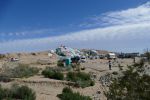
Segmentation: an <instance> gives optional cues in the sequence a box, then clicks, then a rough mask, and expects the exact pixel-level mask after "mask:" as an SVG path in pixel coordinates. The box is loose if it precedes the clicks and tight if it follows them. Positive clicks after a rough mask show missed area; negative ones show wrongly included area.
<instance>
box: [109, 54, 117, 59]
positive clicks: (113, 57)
mask: <svg viewBox="0 0 150 100" xmlns="http://www.w3.org/2000/svg"><path fill="white" fill-rule="evenodd" d="M107 58H108V59H116V54H115V53H108V55H107Z"/></svg>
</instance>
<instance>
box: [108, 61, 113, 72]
mask: <svg viewBox="0 0 150 100" xmlns="http://www.w3.org/2000/svg"><path fill="white" fill-rule="evenodd" d="M108 64H109V70H111V67H112V65H111V61H110V60H109V61H108Z"/></svg>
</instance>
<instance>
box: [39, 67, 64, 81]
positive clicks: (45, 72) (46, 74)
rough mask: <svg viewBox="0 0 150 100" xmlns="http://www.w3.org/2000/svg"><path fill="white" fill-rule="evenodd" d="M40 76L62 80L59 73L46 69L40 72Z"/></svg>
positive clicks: (61, 75)
mask: <svg viewBox="0 0 150 100" xmlns="http://www.w3.org/2000/svg"><path fill="white" fill-rule="evenodd" d="M42 75H44V77H46V78H52V79H57V80H63V79H64V75H63V73H61V72H60V71H56V70H54V69H51V68H46V69H45V70H43V71H42Z"/></svg>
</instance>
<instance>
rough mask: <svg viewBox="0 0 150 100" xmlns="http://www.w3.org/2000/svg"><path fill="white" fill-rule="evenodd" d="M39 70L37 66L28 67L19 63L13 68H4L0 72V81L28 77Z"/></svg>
mask: <svg viewBox="0 0 150 100" xmlns="http://www.w3.org/2000/svg"><path fill="white" fill-rule="evenodd" d="M38 72H39V69H38V68H35V67H30V66H29V65H26V64H19V65H18V66H17V67H14V68H6V69H5V70H4V71H3V72H2V73H1V74H0V81H9V80H10V79H11V78H23V77H30V76H33V75H35V74H37V73H38Z"/></svg>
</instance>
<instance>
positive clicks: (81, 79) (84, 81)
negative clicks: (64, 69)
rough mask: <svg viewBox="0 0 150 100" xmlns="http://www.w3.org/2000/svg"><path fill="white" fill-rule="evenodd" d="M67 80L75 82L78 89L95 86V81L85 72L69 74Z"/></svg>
mask: <svg viewBox="0 0 150 100" xmlns="http://www.w3.org/2000/svg"><path fill="white" fill-rule="evenodd" d="M66 79H67V80H68V81H72V82H75V86H76V87H82V88H84V87H88V86H93V85H94V81H92V79H91V78H90V75H89V74H87V73H84V72H77V73H76V72H68V73H67V78H66Z"/></svg>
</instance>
